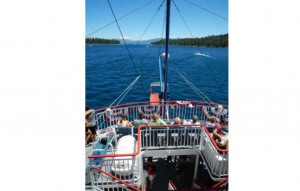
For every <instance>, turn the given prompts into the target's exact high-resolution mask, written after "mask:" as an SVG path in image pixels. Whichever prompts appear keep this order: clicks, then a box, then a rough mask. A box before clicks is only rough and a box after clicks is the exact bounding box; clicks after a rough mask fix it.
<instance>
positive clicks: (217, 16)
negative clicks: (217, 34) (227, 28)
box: [184, 0, 228, 21]
mask: <svg viewBox="0 0 300 191" xmlns="http://www.w3.org/2000/svg"><path fill="white" fill-rule="evenodd" d="M184 1H186V2H188V3H190V4H192V5H194V6H196V7H198V8H200V9H202V10H204V11H207V12H209V13H211V14H213V15H215V16H217V17H220V18H221V19H224V20H225V21H228V19H227V18H225V17H223V16H221V15H218V14H216V13H214V12H212V11H210V10H208V9H205V8H203V7H201V6H199V5H196V4H195V3H192V2H190V1H188V0H184Z"/></svg>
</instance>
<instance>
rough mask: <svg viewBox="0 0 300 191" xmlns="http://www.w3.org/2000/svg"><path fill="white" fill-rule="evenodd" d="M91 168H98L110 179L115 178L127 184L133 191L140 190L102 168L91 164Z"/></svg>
mask: <svg viewBox="0 0 300 191" xmlns="http://www.w3.org/2000/svg"><path fill="white" fill-rule="evenodd" d="M91 169H96V170H98V171H100V172H102V173H104V174H105V175H107V176H109V177H111V178H112V179H115V180H117V181H119V182H121V183H122V184H125V185H126V186H128V187H129V188H131V189H133V190H135V191H141V190H139V189H138V188H136V187H134V186H132V185H130V184H128V183H127V182H125V181H123V180H121V179H119V178H117V177H115V176H113V175H111V174H109V173H107V172H105V171H104V170H102V169H101V168H99V167H96V166H92V167H91Z"/></svg>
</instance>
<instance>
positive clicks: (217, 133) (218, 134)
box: [213, 123, 223, 142]
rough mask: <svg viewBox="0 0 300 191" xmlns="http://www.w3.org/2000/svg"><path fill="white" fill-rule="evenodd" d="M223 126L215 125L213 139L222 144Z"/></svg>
mask: <svg viewBox="0 0 300 191" xmlns="http://www.w3.org/2000/svg"><path fill="white" fill-rule="evenodd" d="M222 135H223V133H222V126H221V125H220V124H219V123H216V124H215V129H214V131H213V139H214V140H215V141H218V142H221V140H222Z"/></svg>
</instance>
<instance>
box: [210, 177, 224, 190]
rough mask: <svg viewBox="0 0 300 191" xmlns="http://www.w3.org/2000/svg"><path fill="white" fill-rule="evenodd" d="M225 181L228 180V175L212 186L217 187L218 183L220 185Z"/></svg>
mask: <svg viewBox="0 0 300 191" xmlns="http://www.w3.org/2000/svg"><path fill="white" fill-rule="evenodd" d="M226 181H228V177H227V178H225V179H224V180H221V181H220V182H218V183H217V184H215V185H213V187H212V188H217V187H219V186H220V185H222V184H223V183H225V182H226Z"/></svg>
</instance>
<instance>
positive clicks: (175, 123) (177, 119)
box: [171, 117, 181, 125]
mask: <svg viewBox="0 0 300 191" xmlns="http://www.w3.org/2000/svg"><path fill="white" fill-rule="evenodd" d="M180 122H181V120H180V118H179V117H176V118H175V119H174V121H172V122H171V125H180Z"/></svg>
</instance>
